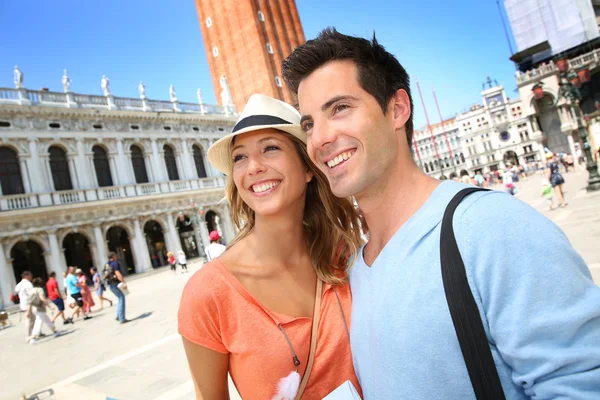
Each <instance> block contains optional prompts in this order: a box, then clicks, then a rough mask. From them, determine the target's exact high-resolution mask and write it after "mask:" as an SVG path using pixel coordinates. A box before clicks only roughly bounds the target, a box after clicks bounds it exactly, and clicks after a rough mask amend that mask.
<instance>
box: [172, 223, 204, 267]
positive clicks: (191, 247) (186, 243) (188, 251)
mask: <svg viewBox="0 0 600 400" xmlns="http://www.w3.org/2000/svg"><path fill="white" fill-rule="evenodd" d="M175 226H176V228H177V231H178V235H179V241H180V243H181V250H183V252H184V253H185V256H186V257H187V258H193V257H198V256H199V255H200V246H201V245H202V244H201V243H197V239H196V235H195V230H194V224H193V223H192V220H191V218H190V217H189V216H187V215H186V214H185V213H179V214H178V215H177V219H176V220H175Z"/></svg>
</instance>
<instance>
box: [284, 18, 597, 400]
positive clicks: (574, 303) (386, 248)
mask: <svg viewBox="0 0 600 400" xmlns="http://www.w3.org/2000/svg"><path fill="white" fill-rule="evenodd" d="M283 77H284V79H285V81H286V83H287V85H288V87H289V88H290V89H291V90H292V92H295V93H296V94H297V95H298V103H299V110H300V113H301V114H302V120H301V125H302V128H303V129H304V131H305V132H306V133H307V135H308V138H307V146H308V152H309V155H310V157H311V159H312V160H313V161H314V162H315V163H316V165H317V166H318V167H319V168H320V169H321V170H322V171H323V173H324V174H325V175H326V176H327V178H328V180H329V183H330V186H331V188H332V190H333V192H334V193H335V195H336V196H339V197H345V196H354V197H355V198H356V200H357V202H358V205H359V207H360V209H361V211H362V212H363V214H364V216H365V219H366V223H367V225H368V228H369V235H370V240H369V242H368V244H367V245H366V246H365V247H364V248H363V249H361V250H360V251H359V254H358V257H357V260H356V262H355V264H354V266H353V268H352V270H351V276H350V284H351V288H352V296H353V307H352V326H351V333H350V334H351V344H352V352H353V360H354V365H355V369H356V372H357V374H358V377H359V380H360V383H361V386H362V389H363V393H364V396H365V399H395V398H405V399H448V398H452V399H473V398H475V394H474V390H473V388H472V386H471V382H470V379H469V375H468V373H467V369H466V366H465V362H464V359H463V355H462V353H461V349H460V346H459V343H458V341H457V336H456V332H455V330H454V326H453V323H452V319H451V316H450V313H449V309H448V304H447V301H446V298H445V295H444V287H443V283H442V278H441V271H440V269H441V265H440V256H439V254H440V229H441V226H440V225H441V223H440V222H441V220H442V216H443V213H444V210H445V209H446V206H447V205H448V203H449V201H450V199H451V198H453V197H454V195H455V194H456V193H457V192H459V191H460V190H462V189H463V188H466V187H468V186H467V185H464V184H461V183H458V182H454V181H452V180H446V181H444V182H440V181H438V180H435V179H432V178H430V177H428V176H427V175H425V174H424V173H423V172H422V171H421V170H419V168H418V167H417V165H416V164H415V162H414V161H413V158H412V156H411V142H412V134H413V123H412V112H413V102H412V98H411V95H410V87H409V79H408V74H407V73H406V71H405V70H404V68H403V67H402V66H401V65H400V63H399V62H398V60H396V58H395V57H394V56H393V55H392V54H390V53H388V52H387V51H385V49H384V48H383V47H382V46H381V45H379V44H378V43H377V41H376V39H375V38H373V41H369V40H366V39H361V38H355V37H350V36H346V35H342V34H340V33H338V32H336V31H335V30H331V29H328V30H325V31H323V32H322V33H321V34H320V35H319V37H318V38H317V39H315V40H310V41H308V42H306V44H304V45H302V46H299V47H297V48H296V49H295V50H294V52H293V53H292V54H291V55H290V56H289V57H288V59H287V60H286V61H284V63H283ZM453 221H454V224H453V227H454V232H455V236H456V241H457V243H458V249H459V251H460V253H461V255H462V259H463V261H464V264H465V268H466V272H467V276H468V279H469V287H470V289H471V291H472V294H473V296H474V298H475V299H476V304H477V307H478V309H479V312H480V315H481V318H482V320H483V326H484V329H485V333H486V335H487V339H488V341H489V344H490V348H491V352H492V354H493V357H494V361H495V366H496V369H497V370H498V373H499V377H500V380H501V384H502V388H503V390H504V392H505V394H506V398H508V399H523V398H528V397H535V398H539V399H549V398H578V399H592V398H597V396H598V393H599V392H600V341H599V340H598V337H600V288H599V287H597V286H596V285H594V283H593V282H592V280H591V276H590V272H589V270H588V269H587V267H586V265H585V263H584V261H583V260H582V259H581V257H580V256H579V255H578V254H577V253H576V252H575V250H574V249H573V248H572V247H571V245H570V244H569V242H568V240H567V238H566V237H565V236H564V234H563V233H562V232H561V231H560V229H559V228H558V227H557V226H556V225H554V224H553V223H552V222H551V221H549V220H548V219H546V218H544V217H543V216H542V215H541V214H539V213H538V212H536V211H535V210H533V209H532V208H530V207H529V206H527V205H526V204H524V203H522V202H521V201H519V200H516V199H514V198H513V197H512V196H507V195H506V194H504V193H501V192H496V191H487V192H477V193H474V194H472V195H470V196H468V197H467V198H465V199H464V200H463V201H462V202H461V203H460V205H459V207H458V209H457V210H456V213H455V215H454V220H453ZM515 229H518V232H519V237H520V238H530V239H529V240H517V238H516V237H515V234H514V231H515Z"/></svg>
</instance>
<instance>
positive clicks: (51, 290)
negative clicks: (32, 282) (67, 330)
mask: <svg viewBox="0 0 600 400" xmlns="http://www.w3.org/2000/svg"><path fill="white" fill-rule="evenodd" d="M46 292H47V293H48V299H50V301H51V302H52V303H54V305H55V306H56V309H57V311H56V313H55V314H54V316H53V317H52V323H54V322H55V321H56V319H57V318H58V317H62V319H63V323H64V324H65V325H66V324H71V323H73V318H67V317H66V316H65V302H64V301H63V297H62V295H61V294H60V291H59V290H58V282H56V272H54V271H52V272H50V278H48V282H46Z"/></svg>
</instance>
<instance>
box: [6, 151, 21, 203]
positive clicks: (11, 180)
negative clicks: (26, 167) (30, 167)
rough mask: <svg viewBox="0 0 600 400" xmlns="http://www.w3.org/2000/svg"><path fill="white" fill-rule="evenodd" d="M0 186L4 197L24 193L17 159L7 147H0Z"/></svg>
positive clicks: (15, 154)
mask: <svg viewBox="0 0 600 400" xmlns="http://www.w3.org/2000/svg"><path fill="white" fill-rule="evenodd" d="M0 185H1V186H2V194H4V195H10V194H22V193H25V191H24V189H23V179H22V177H21V168H20V166H19V157H18V156H17V152H16V151H14V150H13V149H11V148H8V147H0Z"/></svg>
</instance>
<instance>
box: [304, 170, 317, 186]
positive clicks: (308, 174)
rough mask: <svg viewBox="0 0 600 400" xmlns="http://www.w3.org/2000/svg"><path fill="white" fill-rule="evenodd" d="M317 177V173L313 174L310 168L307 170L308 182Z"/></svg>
mask: <svg viewBox="0 0 600 400" xmlns="http://www.w3.org/2000/svg"><path fill="white" fill-rule="evenodd" d="M314 177H315V174H313V172H312V171H311V170H309V169H307V170H306V183H309V182H310V181H312V180H313V178H314Z"/></svg>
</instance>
